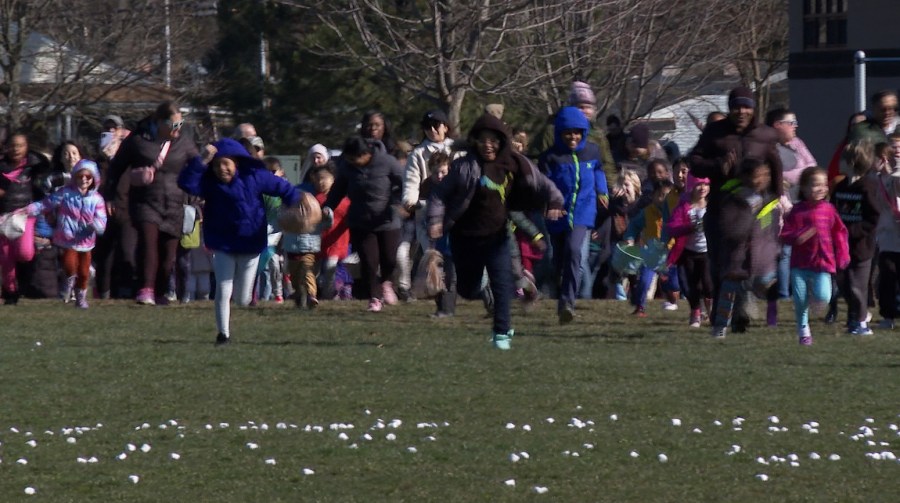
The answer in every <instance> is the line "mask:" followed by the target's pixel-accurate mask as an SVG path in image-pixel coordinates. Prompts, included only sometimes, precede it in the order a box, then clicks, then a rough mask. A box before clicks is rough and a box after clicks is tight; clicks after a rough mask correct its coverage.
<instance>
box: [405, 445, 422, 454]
mask: <svg viewBox="0 0 900 503" xmlns="http://www.w3.org/2000/svg"><path fill="white" fill-rule="evenodd" d="M406 451H407V452H410V453H412V454H415V453H417V452H419V450H418V449H416V448H415V447H413V446H409V447H407V448H406Z"/></svg>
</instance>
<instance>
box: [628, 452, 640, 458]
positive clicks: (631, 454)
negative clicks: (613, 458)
mask: <svg viewBox="0 0 900 503" xmlns="http://www.w3.org/2000/svg"><path fill="white" fill-rule="evenodd" d="M628 455H629V456H631V457H633V458H637V457H639V456H640V454H638V452H637V451H631V452H629V453H628Z"/></svg>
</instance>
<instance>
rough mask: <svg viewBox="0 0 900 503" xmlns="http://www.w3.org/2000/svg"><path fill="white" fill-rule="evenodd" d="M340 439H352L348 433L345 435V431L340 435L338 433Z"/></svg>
mask: <svg viewBox="0 0 900 503" xmlns="http://www.w3.org/2000/svg"><path fill="white" fill-rule="evenodd" d="M338 438H339V439H341V440H350V437H349V436H348V435H347V434H346V433H344V432H343V431H342V432H340V433H338Z"/></svg>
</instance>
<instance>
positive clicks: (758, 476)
mask: <svg viewBox="0 0 900 503" xmlns="http://www.w3.org/2000/svg"><path fill="white" fill-rule="evenodd" d="M756 480H762V481H763V482H765V481H767V480H769V476H768V475H766V474H765V473H757V474H756Z"/></svg>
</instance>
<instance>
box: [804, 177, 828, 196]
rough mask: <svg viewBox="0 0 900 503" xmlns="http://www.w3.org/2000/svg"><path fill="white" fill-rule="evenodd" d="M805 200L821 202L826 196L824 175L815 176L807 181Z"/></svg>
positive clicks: (826, 185)
mask: <svg viewBox="0 0 900 503" xmlns="http://www.w3.org/2000/svg"><path fill="white" fill-rule="evenodd" d="M804 192H806V198H807V199H809V200H810V201H822V200H824V199H825V197H826V196H828V177H826V176H825V175H815V176H813V177H812V178H810V180H809V187H806V190H805V191H804Z"/></svg>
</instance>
